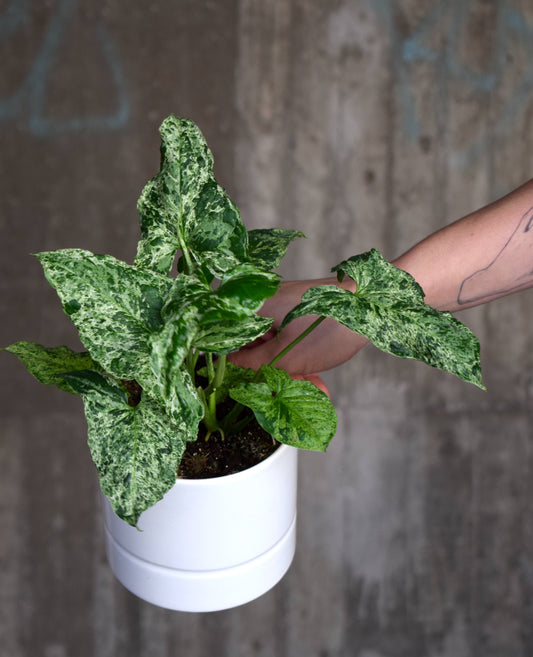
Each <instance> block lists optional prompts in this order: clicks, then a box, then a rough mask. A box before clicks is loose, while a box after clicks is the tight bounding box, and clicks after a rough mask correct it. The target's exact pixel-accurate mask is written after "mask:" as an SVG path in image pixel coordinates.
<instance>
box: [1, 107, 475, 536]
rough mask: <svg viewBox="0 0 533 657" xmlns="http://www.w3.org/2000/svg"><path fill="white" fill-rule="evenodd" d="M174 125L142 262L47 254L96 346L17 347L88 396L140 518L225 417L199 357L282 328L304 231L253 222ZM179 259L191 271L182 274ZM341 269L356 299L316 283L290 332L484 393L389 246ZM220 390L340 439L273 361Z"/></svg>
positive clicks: (32, 363) (114, 498) (114, 475)
mask: <svg viewBox="0 0 533 657" xmlns="http://www.w3.org/2000/svg"><path fill="white" fill-rule="evenodd" d="M160 133H161V166H160V171H159V173H158V174H157V175H156V176H155V177H154V178H153V179H152V180H151V181H150V182H148V183H147V185H146V186H145V188H144V189H143V191H142V194H141V197H140V199H139V202H138V210H139V214H140V221H141V239H140V241H139V244H138V248H137V255H136V258H135V263H134V265H128V264H127V263H125V262H122V261H120V260H117V259H115V258H113V257H111V256H107V255H94V254H92V253H90V252H88V251H84V250H81V249H64V250H59V251H52V252H46V253H40V254H38V255H37V257H38V258H39V260H40V261H41V263H42V265H43V268H44V272H45V275H46V278H47V279H48V281H49V282H50V284H51V285H52V286H53V287H54V288H55V289H56V290H57V292H58V295H59V298H60V300H61V303H62V305H63V308H64V310H65V312H66V313H67V315H69V316H70V318H71V319H72V321H73V322H74V324H75V325H76V327H77V328H78V331H79V334H80V338H81V340H82V342H83V344H84V345H85V347H86V349H87V350H88V353H75V352H73V351H71V350H70V349H68V348H67V347H56V348H52V349H48V348H45V347H42V346H41V345H37V344H35V343H29V342H18V343H16V344H14V345H11V347H8V348H7V351H9V352H11V353H13V354H14V355H16V356H17V357H18V358H19V359H20V360H21V361H22V362H23V363H25V364H26V365H27V367H28V369H29V370H30V372H31V373H32V374H33V375H34V376H35V377H36V378H37V379H38V380H39V381H42V382H43V383H46V384H51V383H54V384H56V385H58V386H59V387H60V388H61V389H63V390H66V391H67V392H70V393H74V394H79V395H81V397H82V398H83V401H84V405H85V414H86V417H87V424H88V431H89V447H90V450H91V454H92V457H93V460H94V462H95V464H96V467H97V469H98V472H99V476H100V482H101V486H102V490H103V492H104V493H105V494H106V495H107V497H108V498H109V499H110V501H111V504H112V505H113V508H114V509H115V512H116V513H117V514H118V515H119V516H120V517H121V518H123V519H124V520H125V521H126V522H128V523H130V524H132V525H135V524H136V523H137V520H138V518H139V515H140V514H141V513H142V512H143V511H144V510H145V509H147V508H149V507H150V506H152V505H153V504H154V503H155V502H157V501H158V500H159V499H161V497H162V496H163V495H164V494H165V492H166V491H167V490H169V489H170V488H171V487H172V486H173V485H174V482H175V479H176V473H177V468H178V464H179V461H180V459H181V456H182V454H183V451H184V449H185V444H186V442H187V441H189V440H195V439H196V437H197V430H198V423H199V421H200V420H201V419H202V418H203V417H204V412H207V415H208V416H209V413H210V412H211V409H210V408H209V407H208V406H207V405H205V406H204V404H205V403H206V402H205V399H206V392H205V391H204V390H202V389H200V391H198V390H197V389H196V387H195V386H196V383H197V382H196V381H193V377H192V375H191V372H190V371H189V367H191V368H192V367H193V365H192V363H195V362H196V359H197V357H198V352H199V351H201V352H213V353H215V354H226V353H228V352H230V351H233V350H235V349H239V348H240V347H242V346H244V345H246V344H248V343H250V342H252V341H253V340H255V339H256V338H258V337H260V336H261V335H263V334H264V333H265V332H266V331H267V330H268V329H269V328H270V326H271V324H272V321H273V320H272V319H268V318H264V317H261V316H259V315H258V314H257V311H258V310H259V309H260V308H261V306H262V304H263V302H264V301H265V300H266V299H268V298H269V297H271V296H272V295H274V294H275V292H276V291H277V289H278V287H279V284H280V278H279V276H277V275H276V274H274V273H273V272H272V270H273V269H275V268H277V267H278V265H279V264H280V260H281V258H282V257H283V256H284V254H285V252H286V251H287V248H288V246H289V244H290V243H291V242H292V241H293V240H294V239H296V238H297V237H303V234H302V233H300V232H298V231H295V230H281V229H277V228H271V229H264V230H263V229H262V230H252V231H250V232H247V231H246V229H245V227H244V225H243V224H242V222H241V219H240V216H239V211H238V210H237V208H236V207H235V205H234V204H233V203H232V201H231V200H230V199H229V197H228V195H227V194H226V192H225V191H224V190H223V189H222V188H221V187H220V186H219V185H218V183H217V182H216V180H215V178H214V175H213V158H212V155H211V153H210V151H209V149H208V147H207V144H206V143H205V140H204V138H203V136H202V134H201V132H200V130H199V129H198V127H197V126H196V125H194V123H193V122H192V121H189V120H187V119H180V118H177V117H174V116H169V117H168V118H167V119H166V120H165V121H164V122H163V124H162V125H161V128H160ZM176 256H177V257H178V260H177V271H178V272H179V273H178V275H177V277H176V278H170V277H169V276H168V274H169V272H170V270H171V268H172V264H173V262H174V260H175V258H176ZM334 271H337V274H338V277H339V278H340V279H342V277H343V276H345V275H348V276H350V277H351V278H353V279H354V280H355V281H356V282H357V291H356V293H355V294H352V293H350V292H348V291H346V290H342V289H339V288H337V287H335V286H321V287H317V288H312V289H310V290H309V291H308V292H307V293H306V294H305V295H304V296H303V298H302V303H301V304H299V305H298V306H297V307H296V308H295V309H293V310H292V311H291V312H290V313H289V314H288V315H287V317H286V318H285V320H284V323H283V326H285V325H286V324H287V323H288V322H290V321H292V320H293V319H295V318H296V317H300V316H302V315H307V314H312V315H323V316H328V317H333V318H334V319H336V320H337V321H339V322H341V323H342V324H344V325H346V326H348V327H349V328H351V329H352V330H354V331H356V332H358V333H361V334H363V335H366V336H367V337H368V338H369V339H370V340H371V341H372V342H374V344H376V345H377V346H378V347H380V348H381V349H383V350H384V351H388V352H390V353H393V354H395V355H397V356H401V357H404V358H417V359H419V360H422V361H424V362H426V363H428V364H430V365H433V366H435V367H440V368H441V369H444V370H447V371H450V372H453V373H454V374H457V375H458V376H460V377H462V378H464V379H465V380H467V381H471V382H473V383H475V384H476V385H479V386H480V387H483V386H482V384H481V378H480V367H479V343H478V342H477V340H476V338H475V337H474V336H473V335H472V334H471V333H470V331H469V330H468V329H467V328H466V327H465V326H463V325H462V324H461V323H460V322H458V321H457V320H455V319H454V318H453V317H452V316H451V315H450V314H449V313H443V312H438V311H436V310H434V309H432V308H430V307H429V306H426V305H425V304H424V301H423V298H424V294H423V291H422V289H421V288H420V286H418V285H417V283H415V281H414V280H413V279H412V277H411V276H409V274H406V273H405V272H402V271H400V270H398V269H396V268H395V267H393V266H392V265H390V264H389V263H387V262H386V261H385V260H384V259H383V257H382V256H381V255H380V254H379V253H378V252H377V251H375V250H373V251H370V252H369V253H366V254H362V255H360V256H356V257H354V258H350V259H349V260H346V261H344V262H342V263H341V264H340V265H338V266H337V267H335V268H334ZM215 278H216V279H218V280H216V281H214V279H215ZM213 281H214V282H213ZM209 362H210V361H209ZM219 362H220V363H224V361H223V360H221V361H219ZM103 370H105V372H106V374H104V373H103ZM220 372H222V368H221V369H220ZM137 384H139V385H137ZM139 386H140V388H139ZM126 391H128V392H129V393H132V391H134V393H135V394H130V397H129V398H128V395H127V393H126ZM212 392H214V393H215V396H216V398H217V401H221V400H222V399H223V398H225V397H226V395H228V394H229V395H230V396H231V397H232V398H233V399H234V400H235V401H237V402H239V403H241V404H244V405H245V406H247V407H249V408H251V409H252V411H253V412H254V414H255V416H256V418H257V420H258V421H259V423H260V424H261V425H262V426H263V428H264V429H265V430H266V431H268V432H270V433H271V434H272V435H273V436H274V437H275V438H276V439H277V440H279V441H280V442H283V443H287V444H289V445H294V446H296V447H301V448H306V449H312V450H321V451H324V450H325V449H326V447H327V445H328V444H329V442H330V440H331V438H332V437H333V435H334V434H335V429H336V421H337V418H336V415H335V410H334V408H333V406H332V404H331V402H330V400H329V398H328V397H327V396H326V395H325V394H324V393H323V392H321V391H320V390H318V388H316V387H315V386H314V385H312V384H311V383H309V382H308V381H295V380H293V379H291V378H290V376H289V375H288V374H287V373H286V372H284V371H283V370H279V369H276V368H273V367H269V366H263V367H262V368H261V373H260V375H256V373H254V372H253V371H252V370H244V369H242V368H239V367H236V366H233V365H232V364H231V363H226V368H225V378H224V380H223V381H222V382H220V381H218V380H216V389H215V384H214V383H212V384H211V388H210V390H209V393H210V394H212ZM206 409H207V411H206ZM211 415H213V418H214V417H215V415H216V414H215V413H211ZM210 429H211V427H210Z"/></svg>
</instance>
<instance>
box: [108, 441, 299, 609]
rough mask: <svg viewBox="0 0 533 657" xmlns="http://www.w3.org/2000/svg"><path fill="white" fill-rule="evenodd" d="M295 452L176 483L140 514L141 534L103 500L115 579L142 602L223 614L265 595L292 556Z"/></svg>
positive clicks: (280, 450) (279, 453) (281, 449)
mask: <svg viewBox="0 0 533 657" xmlns="http://www.w3.org/2000/svg"><path fill="white" fill-rule="evenodd" d="M297 454H298V450H297V449H295V448H293V447H288V446H287V445H281V446H280V447H279V448H278V449H277V450H276V451H275V452H274V453H273V454H272V455H271V456H269V457H268V458H267V459H265V460H264V461H262V462H261V463H259V464H258V465H255V466H254V467H252V468H249V469H248V470H244V471H243V472H239V473H237V474H232V475H228V476H225V477H217V478H213V479H196V480H192V479H178V480H177V481H176V484H175V486H173V488H171V490H170V491H169V492H168V493H167V494H166V495H165V496H164V498H163V499H162V500H161V501H159V502H158V503H157V504H155V505H154V506H153V507H151V508H150V509H148V510H146V511H145V512H144V513H142V514H141V517H140V518H139V522H138V527H139V529H136V528H134V527H131V526H130V525H128V524H127V523H125V522H124V521H123V520H121V519H120V518H119V517H118V516H117V515H116V514H115V513H114V511H113V509H112V508H111V504H110V503H109V500H108V499H107V498H106V497H105V496H102V497H103V498H104V521H105V537H106V552H107V557H108V560H109V563H110V565H111V569H112V570H113V572H114V574H115V576H116V577H117V579H118V580H119V581H120V582H121V583H122V584H123V585H124V586H125V587H126V588H127V589H129V590H130V591H131V592H132V593H134V594H135V595H137V596H138V597H140V598H142V599H143V600H146V601H148V602H151V603H153V604H156V605H159V606H161V607H165V608H167V609H174V610H179V611H192V612H200V611H217V610H221V609H228V608H230V607H236V606H238V605H241V604H244V603H246V602H250V601H251V600H254V599H255V598H257V597H259V596H260V595H262V594H263V593H266V591H268V590H269V589H270V588H272V587H273V586H274V585H275V584H276V583H277V582H279V580H280V579H281V578H282V577H283V575H284V574H285V573H286V571H287V569H288V568H289V566H290V564H291V561H292V558H293V556H294V549H295V542H296V480H297ZM139 530H140V531H139Z"/></svg>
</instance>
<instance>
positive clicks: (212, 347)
mask: <svg viewBox="0 0 533 657" xmlns="http://www.w3.org/2000/svg"><path fill="white" fill-rule="evenodd" d="M239 271H241V270H239ZM242 275H243V276H244V275H245V274H244V273H243V274H242ZM250 276H251V274H250ZM271 276H273V277H275V279H271V278H270V277H271ZM228 280H229V281H231V278H229V279H228ZM254 280H258V278H256V279H254ZM277 284H278V279H277V277H276V275H275V274H267V275H266V276H265V278H264V279H262V280H261V285H258V288H259V290H258V292H256V293H254V292H251V293H250V295H249V296H245V295H244V293H242V292H241V289H240V287H239V279H238V277H237V278H236V282H235V286H234V287H233V289H231V284H230V283H228V286H227V288H225V289H223V291H222V293H219V291H218V290H217V291H215V290H212V289H211V288H210V287H209V285H206V284H205V283H202V282H201V281H199V280H198V279H196V278H195V277H194V276H179V277H178V278H177V279H176V282H175V285H174V287H173V288H172V290H171V292H170V294H169V295H168V297H167V300H166V303H165V305H164V306H163V308H162V311H161V315H162V318H163V321H164V322H165V324H166V325H168V324H172V325H175V324H177V323H178V324H179V322H180V318H181V317H182V316H183V315H184V313H185V312H186V311H187V308H195V309H196V311H195V318H194V327H193V326H189V327H188V329H187V330H188V331H189V334H190V337H191V345H192V346H193V347H195V348H196V349H199V350H200V351H208V352H213V353H219V354H225V353H229V352H230V351H234V350H235V349H239V348H240V347H242V346H244V345H246V344H248V343H249V342H252V341H253V340H255V339H256V338H258V337H259V336H261V335H263V334H264V333H265V332H266V331H268V329H269V328H270V326H271V324H272V319H267V318H264V317H261V316H259V315H256V314H254V313H253V311H252V309H251V308H250V307H247V306H252V307H253V306H254V305H256V304H257V299H258V298H261V297H263V296H264V295H265V294H271V293H272V294H273V292H272V289H273V288H274V286H277ZM219 289H220V288H219ZM254 297H255V299H254ZM169 330H170V331H171V332H172V331H173V330H177V329H169Z"/></svg>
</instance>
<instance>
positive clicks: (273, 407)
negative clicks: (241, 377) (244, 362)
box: [229, 366, 337, 451]
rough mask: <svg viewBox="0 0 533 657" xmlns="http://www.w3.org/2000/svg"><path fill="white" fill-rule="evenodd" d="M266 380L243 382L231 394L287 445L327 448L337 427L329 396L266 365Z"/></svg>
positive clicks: (315, 448)
mask: <svg viewBox="0 0 533 657" xmlns="http://www.w3.org/2000/svg"><path fill="white" fill-rule="evenodd" d="M261 372H262V374H263V377H264V380H265V382H264V383H242V384H240V385H239V386H237V387H235V388H232V389H231V390H230V391H229V395H230V397H232V399H234V400H235V401H237V402H239V403H241V404H244V405H245V406H248V407H249V408H251V409H252V411H253V412H254V415H255V417H256V419H257V421H258V422H259V424H260V425H261V426H262V427H263V429H265V431H268V432H269V433H270V434H271V435H272V436H274V438H276V440H278V441H279V442H281V443H285V444H287V445H292V446H294V447H300V448H302V449H311V450H317V451H325V450H326V448H327V446H328V445H329V443H330V441H331V439H332V438H333V436H334V435H335V431H336V428H337V415H336V413H335V409H334V408H333V405H332V403H331V401H330V400H329V398H328V396H327V395H326V394H325V393H323V392H322V391H321V390H319V389H318V388H317V387H316V386H315V385H313V384H312V383H310V382H309V381H295V380H294V379H291V377H290V376H289V375H288V374H287V373H286V372H284V371H283V370H279V369H276V368H274V367H268V366H263V367H262V368H261Z"/></svg>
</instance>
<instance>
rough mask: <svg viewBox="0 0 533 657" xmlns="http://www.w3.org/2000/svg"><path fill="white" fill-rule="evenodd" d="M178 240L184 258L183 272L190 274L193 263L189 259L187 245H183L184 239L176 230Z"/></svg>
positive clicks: (192, 269)
mask: <svg viewBox="0 0 533 657" xmlns="http://www.w3.org/2000/svg"><path fill="white" fill-rule="evenodd" d="M178 242H179V245H180V249H181V252H182V253H183V257H184V258H185V273H186V274H192V273H193V271H194V263H193V261H192V260H191V256H190V254H189V250H188V249H187V246H186V245H185V240H184V239H183V237H182V236H181V233H180V232H179V231H178Z"/></svg>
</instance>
